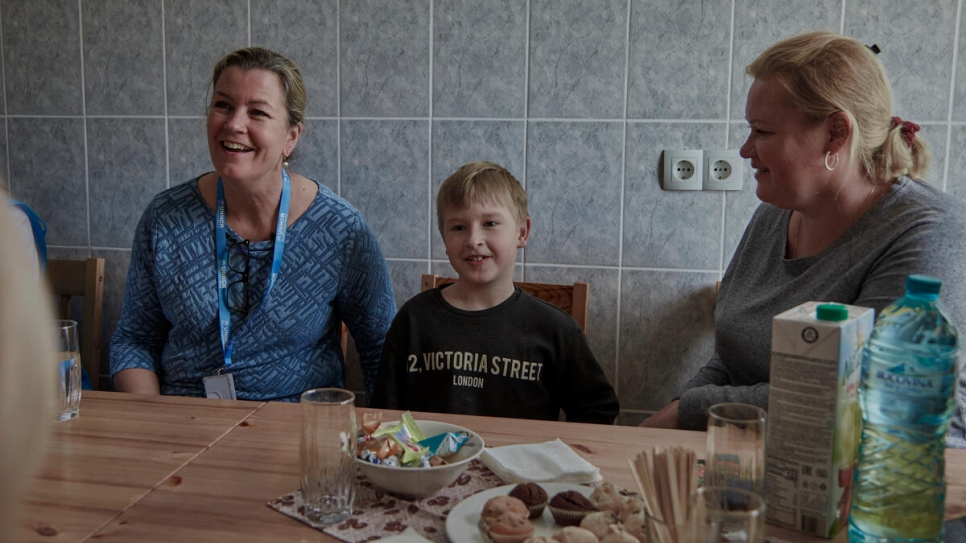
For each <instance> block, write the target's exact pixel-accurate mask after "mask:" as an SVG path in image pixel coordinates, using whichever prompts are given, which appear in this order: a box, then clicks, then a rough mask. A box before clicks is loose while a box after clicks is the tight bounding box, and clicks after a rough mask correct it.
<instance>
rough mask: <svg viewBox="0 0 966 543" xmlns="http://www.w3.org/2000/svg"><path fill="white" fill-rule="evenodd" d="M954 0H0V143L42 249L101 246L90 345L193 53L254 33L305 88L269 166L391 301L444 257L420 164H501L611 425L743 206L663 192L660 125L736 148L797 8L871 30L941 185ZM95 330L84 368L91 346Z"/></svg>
mask: <svg viewBox="0 0 966 543" xmlns="http://www.w3.org/2000/svg"><path fill="white" fill-rule="evenodd" d="M961 12H962V6H961V3H960V1H959V0H930V1H929V2H920V3H917V4H916V5H915V7H912V4H910V3H909V2H908V1H907V0H888V1H885V0H808V1H798V0H794V1H792V0H783V1H778V0H734V1H732V0H700V1H699V0H529V1H527V0H435V1H433V0H343V1H341V2H338V1H336V0H163V1H162V0H0V23H2V26H0V31H2V61H3V74H2V75H3V89H4V95H3V103H2V108H3V109H2V111H0V114H2V116H0V158H2V159H4V160H5V163H4V164H2V165H0V167H2V170H0V171H3V173H4V177H5V179H6V183H7V185H8V188H9V189H10V191H11V192H12V193H13V195H14V196H15V197H17V198H19V199H22V200H25V201H27V202H28V203H30V204H31V205H32V206H33V207H34V208H35V209H36V210H37V211H38V212H39V213H40V214H41V215H42V216H43V217H45V218H46V220H47V222H48V224H49V227H50V230H49V234H48V239H49V242H50V244H51V246H52V251H51V252H52V254H53V255H54V256H59V257H65V256H69V257H86V256H88V255H94V256H100V257H104V258H106V259H107V262H108V266H107V295H106V308H105V326H104V334H105V341H104V343H105V346H106V345H107V342H108V338H109V336H110V334H111V333H112V331H113V329H114V327H115V324H116V321H117V317H118V314H119V311H120V304H121V298H122V294H123V286H124V280H125V275H126V270H127V265H128V260H129V247H130V240H131V237H132V233H133V230H134V226H135V224H136V221H137V219H138V217H139V215H140V213H141V211H142V210H143V208H144V207H145V205H146V204H147V203H148V201H149V199H150V198H151V196H152V195H154V194H155V193H157V192H158V191H160V190H162V189H164V188H166V187H170V186H172V185H175V184H178V183H181V182H183V181H185V180H187V179H189V178H190V177H193V176H195V175H197V174H199V173H203V172H205V171H208V170H209V169H210V163H209V160H208V151H207V147H206V143H205V134H204V122H203V118H202V115H203V112H204V106H205V90H206V83H207V81H208V78H209V76H210V70H211V67H212V65H213V64H214V62H215V61H216V60H217V58H218V57H220V56H221V55H222V54H224V53H225V52H228V51H229V50H232V49H235V48H238V47H241V46H246V45H249V44H257V45H264V46H267V47H270V48H273V49H275V50H278V51H279V52H281V53H283V54H285V55H287V56H289V57H291V58H293V59H294V60H295V61H296V62H297V63H298V64H299V65H300V66H301V67H302V70H303V73H304V75H305V77H306V79H307V84H308V89H309V106H308V120H307V122H306V130H305V132H304V135H303V138H302V141H301V143H300V145H299V149H298V150H297V156H296V157H295V158H294V160H293V161H292V169H293V170H294V171H297V172H299V173H302V174H305V175H308V176H311V177H314V178H316V179H318V180H320V181H322V182H323V183H325V184H326V185H328V186H329V187H331V188H333V189H335V190H336V191H338V192H339V193H340V194H342V195H343V196H344V197H346V198H347V199H348V200H349V201H351V202H352V203H353V204H354V205H356V206H357V207H358V208H359V209H360V210H362V212H363V213H364V214H365V216H366V218H367V219H368V221H369V223H370V224H371V226H372V228H373V230H374V231H375V232H376V234H377V236H378V238H379V241H380V242H381V244H382V248H383V251H384V252H385V255H386V257H387V259H388V261H389V266H390V269H391V270H392V274H393V280H394V284H395V287H396V299H397V302H398V303H400V304H401V303H402V302H404V301H405V300H406V299H407V298H409V297H410V296H412V295H413V294H415V293H416V292H417V291H418V289H419V275H420V274H421V273H425V272H429V271H434V272H441V273H446V272H447V271H448V269H449V267H448V264H447V263H446V258H445V255H444V253H443V250H442V246H441V243H440V241H439V236H438V233H437V232H436V230H435V228H434V221H433V196H434V193H435V189H436V187H438V185H439V183H441V181H442V180H443V179H444V178H445V177H446V176H447V175H448V174H449V173H451V172H452V171H453V170H455V168H456V167H458V166H459V165H460V164H462V163H464V162H467V161H469V160H476V159H488V160H492V161H496V162H499V163H502V164H504V165H506V166H507V167H508V168H509V169H510V170H512V171H513V172H515V173H516V175H517V176H518V177H519V178H520V179H521V181H523V182H524V183H525V185H526V188H527V190H528V192H529V194H530V197H531V202H532V207H531V214H532V216H533V220H534V228H533V234H532V237H531V241H530V244H529V246H528V247H527V249H526V250H525V251H523V252H522V254H521V258H520V266H519V270H518V272H519V273H518V275H519V277H520V278H525V279H527V280H531V281H543V282H565V281H567V282H569V281H573V280H578V279H579V280H582V281H588V282H590V283H591V317H590V332H589V336H590V341H591V345H592V347H593V348H594V350H595V352H596V353H597V356H598V358H599V360H600V362H601V364H602V365H603V366H604V368H605V370H606V372H607V374H608V376H609V377H610V378H611V379H612V381H613V383H615V386H616V388H617V389H618V393H619V395H620V399H621V404H622V407H623V408H624V413H623V415H622V419H621V420H622V422H625V423H633V422H636V421H637V420H639V419H640V418H641V417H642V416H643V414H644V413H645V412H647V411H649V410H654V409H657V408H659V407H660V406H662V405H663V404H664V403H665V402H667V401H668V400H669V399H670V398H671V395H672V394H673V393H674V390H675V388H676V386H677V385H679V384H680V383H681V382H683V380H685V379H686V378H687V377H688V376H689V375H690V374H692V373H693V372H694V371H695V369H696V368H697V367H699V366H700V365H701V364H702V363H704V361H705V360H706V359H707V358H708V356H709V355H710V353H711V350H712V342H713V338H712V329H711V327H712V322H711V316H710V312H711V308H712V301H713V297H712V293H713V286H714V283H715V281H716V280H717V279H718V278H719V277H720V275H721V273H722V272H723V270H724V268H725V267H726V265H727V262H728V260H729V258H730V256H731V254H732V252H733V250H734V247H735V245H736V243H737V241H738V239H739V236H740V235H741V231H742V229H743V228H744V225H745V223H746V221H747V219H748V217H749V216H750V213H751V211H752V210H753V209H754V207H755V205H756V203H757V202H756V199H755V195H754V180H753V178H751V177H750V175H746V179H745V189H744V190H743V191H741V192H740V193H710V192H707V193H701V192H696V193H668V192H663V191H661V189H660V184H659V181H658V172H659V163H660V158H661V151H662V149H665V148H723V147H726V148H736V147H737V146H738V145H739V144H740V143H741V141H742V140H743V138H744V136H745V134H746V128H745V123H744V121H743V114H744V100H745V93H746V91H747V88H748V85H749V81H748V79H747V78H746V77H745V76H744V75H743V70H744V66H745V65H746V64H747V63H748V62H749V61H750V60H751V59H752V58H754V56H755V55H756V54H757V53H758V52H760V51H761V50H762V49H763V48H764V47H766V46H767V45H769V44H770V43H772V42H774V41H775V40H777V39H779V38H782V37H786V36H789V35H792V34H796V33H799V32H803V31H807V30H812V29H819V28H824V29H831V30H838V31H843V32H845V33H847V34H849V35H852V36H855V37H857V38H859V39H861V40H863V41H864V42H866V43H870V44H871V43H876V44H878V45H879V46H880V47H881V48H882V50H883V53H882V54H881V55H880V58H881V59H882V62H883V63H884V64H885V66H886V67H887V69H888V71H889V74H890V77H891V80H892V81H893V84H894V111H895V113H896V114H898V115H901V116H902V117H903V118H908V119H911V120H914V121H916V122H918V123H919V124H921V125H922V126H923V134H924V135H925V137H926V138H927V139H928V140H929V142H930V143H931V145H932V149H933V155H934V162H933V168H932V170H931V172H930V173H929V176H928V180H929V181H930V182H932V183H934V184H936V185H937V186H941V187H943V188H944V189H945V190H947V191H948V192H950V193H952V194H956V195H962V194H966V177H964V176H963V175H962V172H963V171H964V170H966V154H964V153H963V152H962V151H963V150H964V149H966V123H964V121H966V103H964V102H966V100H964V98H966V66H964V65H963V63H964V60H963V57H964V56H966V55H963V54H962V51H961V49H962V47H963V45H962V44H963V43H964V41H963V40H962V39H960V37H959V36H958V35H957V29H959V28H960V22H959V21H960V17H961ZM106 356H107V355H106V349H105V360H104V366H102V367H105V368H106V361H107V358H106Z"/></svg>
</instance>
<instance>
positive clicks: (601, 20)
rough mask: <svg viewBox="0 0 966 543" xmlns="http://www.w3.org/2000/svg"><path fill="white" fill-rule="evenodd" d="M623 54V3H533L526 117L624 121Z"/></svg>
mask: <svg viewBox="0 0 966 543" xmlns="http://www.w3.org/2000/svg"><path fill="white" fill-rule="evenodd" d="M626 50H627V1H626V0H598V1H596V2H584V1H581V0H532V1H531V2H530V90H529V95H530V96H529V101H530V102H529V103H530V109H529V114H530V116H531V117H537V118H547V117H568V118H594V119H614V118H621V117H623V115H624V86H625V83H624V81H625V76H624V66H625V63H626V59H625V57H626Z"/></svg>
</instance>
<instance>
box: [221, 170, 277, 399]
mask: <svg viewBox="0 0 966 543" xmlns="http://www.w3.org/2000/svg"><path fill="white" fill-rule="evenodd" d="M291 195H292V179H291V178H290V177H289V175H288V172H287V171H285V170H284V169H282V197H281V201H280V202H279V205H278V223H277V224H276V226H275V247H274V250H273V254H272V273H271V275H270V276H269V278H268V287H267V288H266V289H265V294H264V295H263V296H262V301H261V303H260V304H259V305H258V308H257V309H256V310H255V313H256V314H257V313H258V311H261V309H262V308H263V307H265V302H266V300H268V295H269V293H271V292H272V288H273V287H274V286H275V282H276V281H277V280H278V272H279V270H280V269H281V268H282V255H283V254H284V253H285V230H286V229H287V228H288V210H289V202H290V200H291ZM215 211H216V213H215V252H216V259H215V266H216V270H215V271H216V273H217V275H218V325H219V326H218V330H219V336H220V338H221V348H222V353H223V354H224V362H225V364H224V366H223V367H221V368H219V370H218V372H217V373H216V374H215V375H210V376H208V377H205V378H204V383H205V393H206V395H208V397H218V398H224V399H232V400H234V399H235V383H234V377H232V375H231V373H230V371H231V354H232V338H231V312H230V311H229V310H228V243H227V235H228V233H227V227H226V220H225V215H226V211H225V189H224V187H223V186H222V183H221V177H219V178H218V200H217V204H216V209H215ZM253 316H254V315H253ZM249 320H251V319H250V318H249ZM209 381H210V383H211V384H210V385H209ZM209 386H210V387H211V388H209ZM226 394H227V395H229V396H230V397H226V396H225V395H226Z"/></svg>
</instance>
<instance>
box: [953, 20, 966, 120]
mask: <svg viewBox="0 0 966 543" xmlns="http://www.w3.org/2000/svg"><path fill="white" fill-rule="evenodd" d="M955 68H956V81H955V84H956V85H955V89H954V90H953V111H952V113H953V115H952V120H954V121H966V25H960V27H959V50H958V53H957V55H956V67H955Z"/></svg>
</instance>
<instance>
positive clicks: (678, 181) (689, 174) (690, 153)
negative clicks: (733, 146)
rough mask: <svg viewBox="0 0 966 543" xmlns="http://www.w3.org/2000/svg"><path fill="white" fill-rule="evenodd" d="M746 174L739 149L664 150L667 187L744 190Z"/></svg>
mask: <svg viewBox="0 0 966 543" xmlns="http://www.w3.org/2000/svg"><path fill="white" fill-rule="evenodd" d="M743 177H744V160H743V159H742V158H741V155H739V154H738V151H737V150H730V149H713V150H706V151H702V150H700V149H685V150H665V151H664V176H663V178H664V184H663V187H664V190H741V182H742V178H743Z"/></svg>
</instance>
